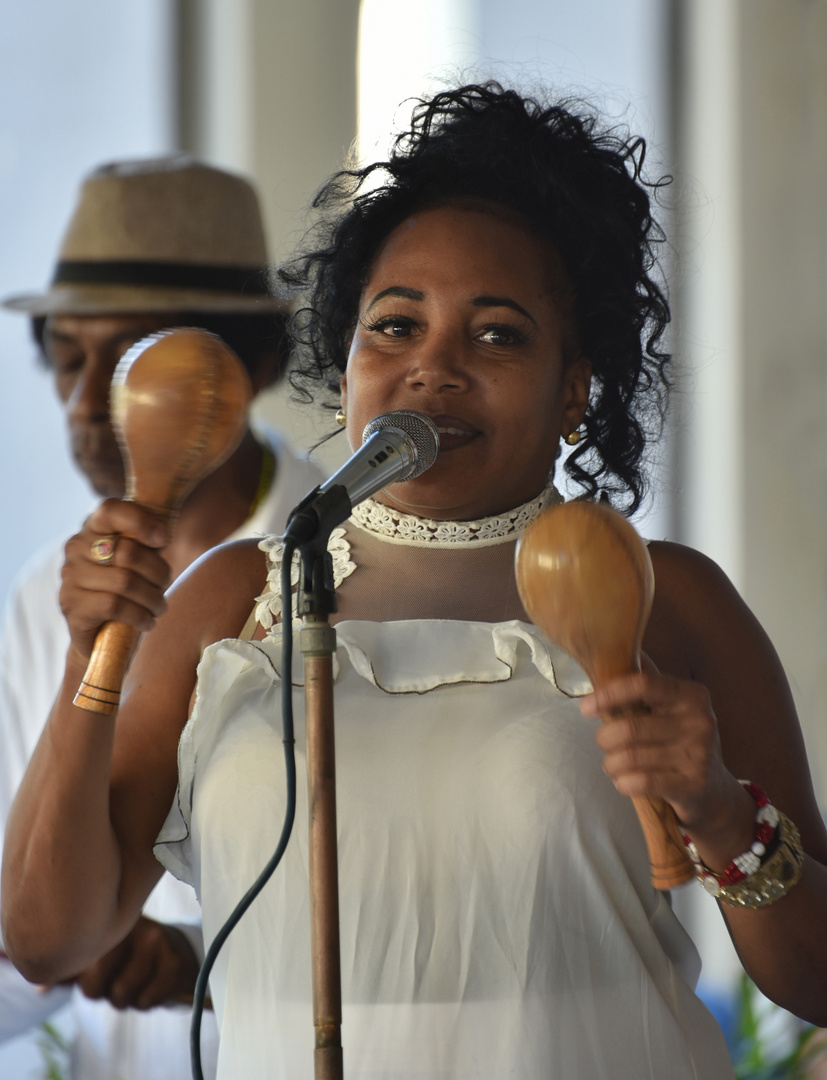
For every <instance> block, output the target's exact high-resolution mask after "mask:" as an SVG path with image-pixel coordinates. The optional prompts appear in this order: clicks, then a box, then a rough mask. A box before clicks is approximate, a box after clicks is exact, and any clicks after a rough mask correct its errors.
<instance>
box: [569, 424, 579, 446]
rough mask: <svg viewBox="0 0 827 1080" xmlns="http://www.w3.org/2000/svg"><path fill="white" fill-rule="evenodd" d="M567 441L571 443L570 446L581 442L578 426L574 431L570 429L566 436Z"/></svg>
mask: <svg viewBox="0 0 827 1080" xmlns="http://www.w3.org/2000/svg"><path fill="white" fill-rule="evenodd" d="M566 442H567V443H568V444H569V446H577V444H578V443H579V442H580V432H579V431H578V429H577V428H575V429H574V431H570V432H569V433H568V435H567V436H566Z"/></svg>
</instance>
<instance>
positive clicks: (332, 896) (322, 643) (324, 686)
mask: <svg viewBox="0 0 827 1080" xmlns="http://www.w3.org/2000/svg"><path fill="white" fill-rule="evenodd" d="M328 533H329V530H324V529H322V530H321V531H320V533H319V534H317V535H316V537H314V538H313V539H312V540H310V541H309V542H307V543H305V544H303V545H302V546H301V548H300V552H301V571H300V576H299V588H298V594H297V612H298V614H299V615H300V616H302V630H301V634H300V648H301V651H302V654H303V656H304V692H305V725H306V742H307V750H306V753H307V808H308V820H309V825H310V844H309V855H310V948H311V956H312V961H311V962H312V976H313V1023H314V1026H315V1031H316V1047H315V1051H314V1056H313V1065H314V1076H315V1080H342V1076H343V1072H342V1069H343V1063H342V979H341V963H340V951H339V866H338V852H337V841H336V836H337V832H336V761H335V746H334V732H333V653H334V652H335V650H336V631H335V629H334V628H333V627H331V626H330V625H329V615H330V614H331V613H332V612H334V611H335V610H336V592H335V589H334V585H333V563H332V560H331V558H330V555H329V553H328V551H327V538H328ZM285 677H286V678H289V677H290V673H289V672H285Z"/></svg>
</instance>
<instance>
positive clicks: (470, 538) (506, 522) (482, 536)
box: [350, 480, 563, 547]
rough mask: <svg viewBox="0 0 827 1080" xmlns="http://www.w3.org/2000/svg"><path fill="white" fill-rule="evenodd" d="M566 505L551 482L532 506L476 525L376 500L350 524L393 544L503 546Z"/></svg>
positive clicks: (358, 511)
mask: <svg viewBox="0 0 827 1080" xmlns="http://www.w3.org/2000/svg"><path fill="white" fill-rule="evenodd" d="M562 501H563V496H562V495H561V494H560V492H559V491H558V490H557V488H556V487H555V486H554V484H553V483H552V482H551V481H550V480H549V482H548V483H547V484H546V486H545V487H544V488H543V490H542V491H541V492H540V494H539V495H538V496H537V497H536V498H534V499H531V500H530V501H529V502H525V503H522V504H521V505H520V506H515V507H514V509H513V510H509V511H507V512H506V513H505V514H495V515H493V516H491V517H484V518H477V519H475V520H473V521H435V520H434V519H433V518H426V517H419V516H417V515H415V514H403V513H402V512H401V511H399V510H393V509H392V508H391V507H389V506H384V505H383V504H382V503H378V502H375V501H374V500H373V499H365V500H364V502H361V503H359V504H358V505H357V506H355V507H354V508H353V511H352V513H351V517H350V520H351V522H352V523H353V524H354V525H356V526H358V527H359V528H360V529H364V530H365V532H369V533H372V534H373V535H374V536H376V537H378V538H379V539H381V540H386V541H389V542H390V543H393V544H416V545H418V544H428V545H429V546H431V547H452V546H454V545H456V544H469V543H471V544H474V545H477V546H478V545H483V544H503V543H507V542H508V541H510V540H514V539H515V537H516V536H518V535H519V534H520V533H521V532H522V531H523V529H524V528H525V527H526V525H528V523H529V522H530V521H532V520H533V519H534V518H535V517H537V515H538V514H539V513H540V511H541V510H545V509H546V507H548V506H556V505H557V504H558V503H561V502H562Z"/></svg>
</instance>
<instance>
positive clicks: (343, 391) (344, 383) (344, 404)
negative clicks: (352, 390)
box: [339, 371, 347, 412]
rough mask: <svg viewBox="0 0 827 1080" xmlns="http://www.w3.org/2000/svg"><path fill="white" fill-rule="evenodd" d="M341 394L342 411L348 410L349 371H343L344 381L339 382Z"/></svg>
mask: <svg viewBox="0 0 827 1080" xmlns="http://www.w3.org/2000/svg"><path fill="white" fill-rule="evenodd" d="M339 395H340V397H341V399H342V400H341V404H342V412H347V372H346V371H345V372H343V373H342V381H341V383H340V384H339Z"/></svg>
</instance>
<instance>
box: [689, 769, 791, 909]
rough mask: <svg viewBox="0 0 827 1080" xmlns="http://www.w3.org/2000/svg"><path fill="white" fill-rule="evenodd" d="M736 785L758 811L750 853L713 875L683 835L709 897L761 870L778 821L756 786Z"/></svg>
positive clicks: (749, 784) (777, 813) (740, 781)
mask: <svg viewBox="0 0 827 1080" xmlns="http://www.w3.org/2000/svg"><path fill="white" fill-rule="evenodd" d="M738 782H739V783H740V784H743V786H744V787H745V788H746V790H747V791H748V792H749V793H750V795H751V796H752V798H753V800H754V801H755V805H756V807H757V811H756V814H755V835H754V837H753V841H752V844H751V845H750V848H749V851H745V852H744V853H743V854H742V855H736V857H735V858H734V859H733V860H732V862H730V863H729V864H728V865H727V867H726V869H725V870H724V871H723V872H722V873H720V874H716V873H715V871H714V870H710V869H709V867H708V866H706V865H705V864H704V863H703V862H702V861H701V857H700V855H699V854H698V849H697V848H696V847H695V844H694V843H693V841H692V840H691V839H690V838H689V837H688V836H687V835H686V833H683V834H682V835H683V842H684V844H686V850H687V851H688V852H689V857H690V858H691V859H692V862H693V863H694V864H695V872H696V875H697V878H698V881H699V882H700V883H701V885H702V886H703V887H704V889H705V890H706V891H707V892H708V893H709V894H710V896H718V894H719V893H720V892H721V890H722V889H726V888H727V886H729V885H736V884H737V883H738V882H739V881H744V879H745V878H748V877H750V875H752V874H754V873H756V871H757V870H759V869H760V867H761V863H762V861H763V859H764V856H765V855H766V854H767V845H768V844H769V843H770V842H771V841H772V840H774V839H775V836H776V832H777V830H778V823H779V821H780V820H781V815H780V814H779V812H778V810H776V808H775V807H774V806H773V805H772V803H771V802H770V800H769V799H768V797H767V795H766V793H765V792H764V791H763V789H762V788H760V787H759V786H758V784H753V783H752V781H750V780H739V781H738Z"/></svg>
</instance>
